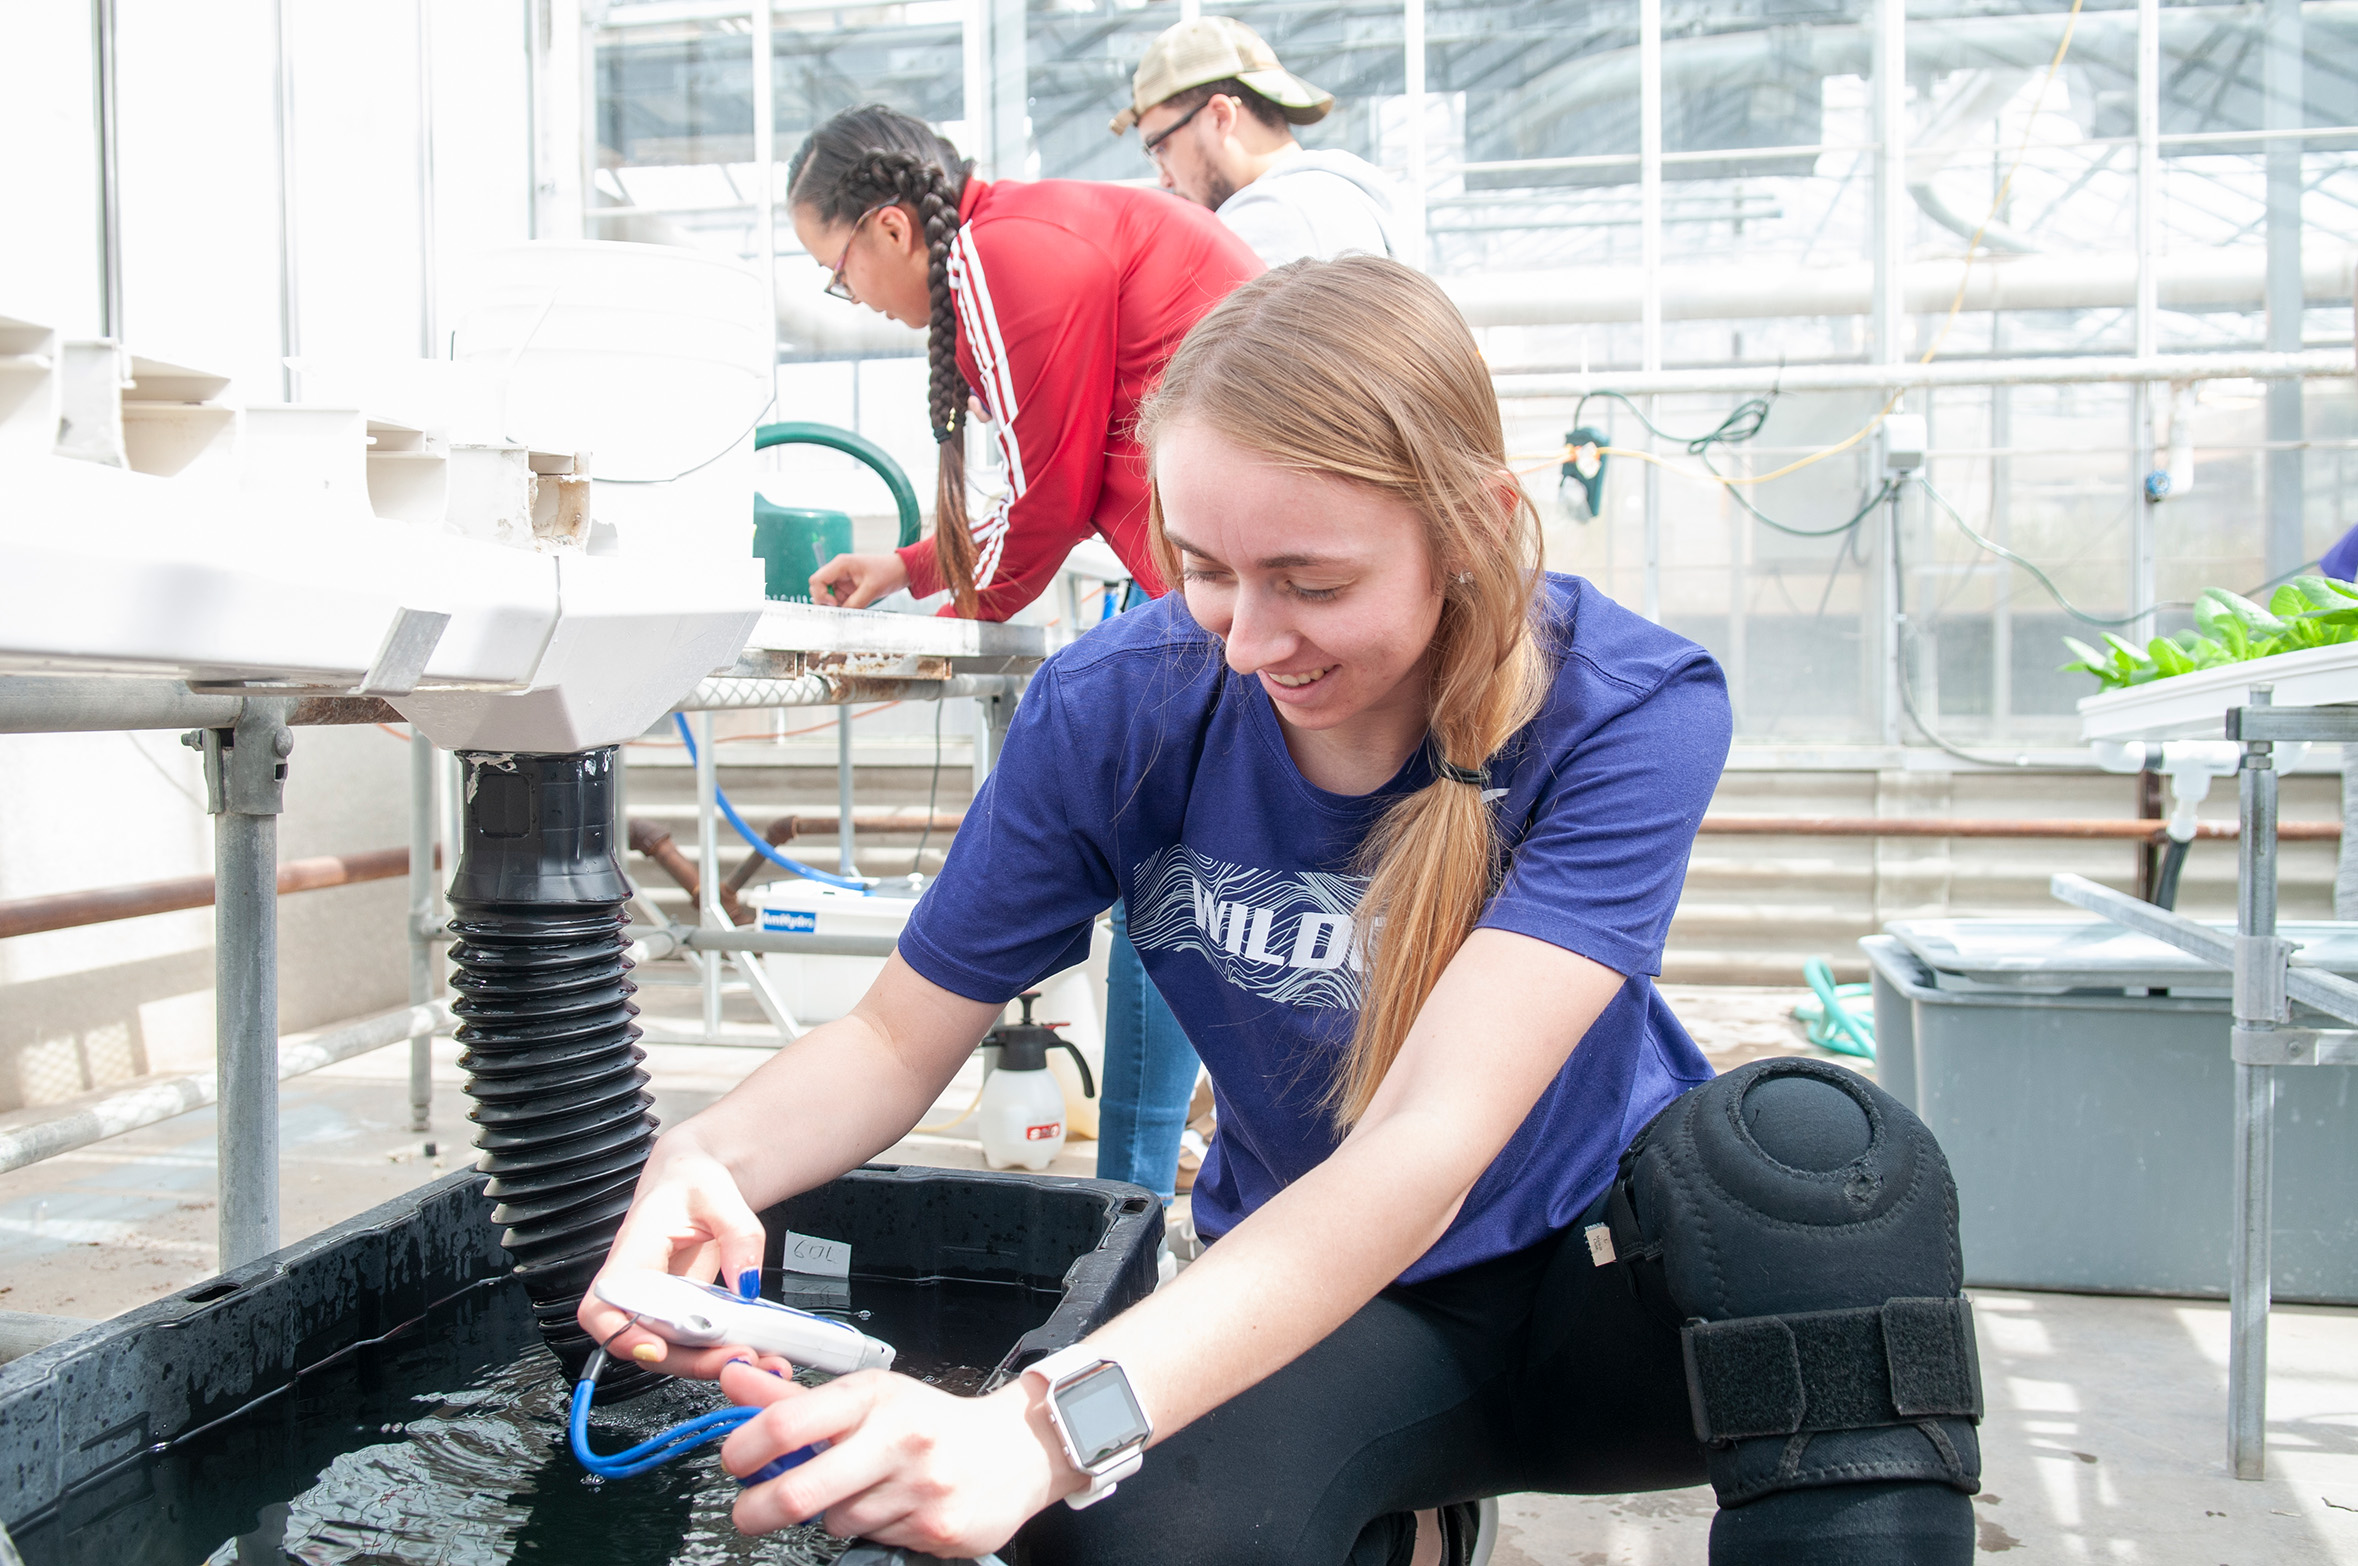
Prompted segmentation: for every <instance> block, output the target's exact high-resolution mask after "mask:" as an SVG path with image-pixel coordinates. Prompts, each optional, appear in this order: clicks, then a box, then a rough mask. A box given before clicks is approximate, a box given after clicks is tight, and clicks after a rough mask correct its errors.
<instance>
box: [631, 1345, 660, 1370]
mask: <svg viewBox="0 0 2358 1566" xmlns="http://www.w3.org/2000/svg"><path fill="white" fill-rule="evenodd" d="M630 1357H631V1358H633V1359H635V1360H637V1361H638V1362H639V1363H640V1364H642V1365H652V1364H654V1363H655V1361H657V1360H659V1359H661V1358H662V1357H663V1345H662V1344H660V1343H642V1344H640V1345H639V1346H638V1347H637V1348H635V1349H632V1350H631V1351H630Z"/></svg>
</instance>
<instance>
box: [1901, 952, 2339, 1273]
mask: <svg viewBox="0 0 2358 1566" xmlns="http://www.w3.org/2000/svg"><path fill="white" fill-rule="evenodd" d="M1894 928H1895V930H1896V929H1898V928H1899V927H1897V926H1895V927H1894ZM1911 933H1917V934H1919V935H1921V932H1911ZM2059 944H2061V943H2059ZM1859 946H1860V948H1861V949H1862V950H1863V951H1864V952H1865V953H1866V955H1867V961H1868V963H1869V965H1870V966H1871V967H1872V969H1873V973H1874V984H1875V996H1874V1001H1875V1038H1876V1056H1877V1060H1876V1074H1877V1077H1878V1079H1879V1080H1880V1081H1881V1083H1882V1084H1883V1086H1884V1087H1885V1088H1886V1089H1888V1090H1889V1091H1890V1092H1892V1093H1893V1094H1895V1095H1896V1096H1897V1097H1899V1098H1900V1099H1901V1100H1902V1101H1903V1102H1905V1103H1908V1104H1910V1105H1912V1106H1913V1107H1914V1108H1915V1110H1916V1112H1917V1113H1918V1114H1919V1115H1921V1116H1923V1118H1924V1122H1925V1124H1926V1125H1928V1126H1930V1127H1931V1128H1932V1131H1933V1134H1934V1135H1935V1136H1937V1137H1939V1138H1940V1142H1941V1146H1942V1147H1943V1148H1944V1149H1946V1150H1947V1152H1948V1155H1949V1162H1950V1164H1951V1165H1952V1166H1953V1167H1954V1168H1955V1170H1956V1175H1957V1201H1958V1226H1959V1228H1960V1230H1961V1231H1962V1234H1963V1239H1964V1249H1965V1276H1966V1280H1967V1281H1968V1282H1969V1283H1975V1284H1981V1285H1984V1286H1992V1287H2000V1286H2002V1287H2013V1288H2030V1289H2074V1290H2088V1291H2092V1292H2098V1293H2118V1294H2192V1295H2213V1296H2224V1295H2225V1294H2226V1292H2227V1253H2228V1229H2229V1215H2230V1208H2231V1204H2232V1200H2233V1186H2232V1183H2231V1182H2232V1174H2233V1152H2234V1149H2233V1135H2232V1134H2233V1128H2234V1107H2233V1099H2232V1092H2233V1087H2234V1080H2235V1073H2234V1066H2233V1062H2232V1061H2230V1060H2229V1058H2228V1054H2227V1030H2228V1022H2229V1018H2228V1007H2227V1002H2226V1001H2225V1000H2224V999H2220V998H2213V997H2208V996H2205V997H2199V998H2195V997H2187V996H2182V995H2170V994H2144V995H2134V994H2129V993H2126V992H2125V991H2123V990H2122V989H2118V988H2115V989H2112V990H2110V991H2109V992H2107V991H2102V990H2086V991H2080V992H2076V993H2064V994H2050V993H2028V992H2010V991H2008V990H2005V989H2003V988H1999V987H1996V986H1990V987H1986V988H1965V989H1955V988H1948V987H1944V983H1943V981H1949V982H1954V981H1955V979H1956V977H1957V976H1956V975H1953V974H1950V973H1946V972H1944V973H1941V974H1938V975H1936V974H1935V972H1934V970H1933V969H1932V968H1931V967H1930V966H1929V965H1928V964H1927V963H1926V962H1925V961H1924V960H1923V959H1922V957H1920V956H1919V955H1918V954H1917V953H1916V952H1914V951H1911V950H1910V949H1909V945H1907V944H1903V943H1902V941H1901V940H1900V939H1898V938H1896V937H1895V936H1894V935H1878V936H1870V937H1868V938H1867V939H1865V940H1863V941H1861V942H1860V943H1859ZM2024 977H2026V978H2028V977H2030V975H2027V974H2026V975H2024ZM1967 982H1971V981H1967ZM2354 1076H2358V1071H2354V1070H2353V1069H2351V1068H2346V1067H2319V1068H2316V1069H2308V1070H2300V1071H2283V1072H2279V1073H2277V1083H2278V1087H2277V1112H2276V1223H2275V1237H2276V1243H2275V1250H2274V1262H2275V1292H2276V1297H2277V1298H2278V1299H2280V1300H2303V1301H2313V1302H2318V1303H2326V1304H2336V1305H2347V1304H2352V1303H2358V1135H2353V1132H2358V1082H2354V1081H2353V1077H2354Z"/></svg>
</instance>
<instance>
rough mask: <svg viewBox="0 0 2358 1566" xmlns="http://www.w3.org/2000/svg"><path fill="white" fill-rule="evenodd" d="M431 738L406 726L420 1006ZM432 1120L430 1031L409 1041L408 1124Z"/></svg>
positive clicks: (430, 958) (429, 897)
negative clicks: (407, 730)
mask: <svg viewBox="0 0 2358 1566" xmlns="http://www.w3.org/2000/svg"><path fill="white" fill-rule="evenodd" d="M438 770H439V769H438V768H437V767H436V765H435V750H434V745H433V742H432V741H431V740H429V739H427V738H426V736H425V733H424V731H422V730H420V729H419V728H418V726H417V725H416V724H414V723H413V724H411V725H410V729H409V1000H410V1004H411V1005H413V1006H422V1005H424V1004H425V1003H426V1002H428V1001H430V1000H432V999H433V998H434V968H435V961H434V942H433V940H432V935H433V930H434V925H435V923H436V920H435V917H434V915H435V908H436V902H437V899H436V896H435V880H436V877H435V873H434V835H435V834H434V803H435V800H434V796H435V788H434V775H435V773H436V772H437V771H438ZM433 1123H434V1035H433V1034H431V1033H421V1034H419V1035H418V1036H417V1037H415V1038H413V1039H411V1040H410V1041H409V1128H410V1129H411V1130H412V1131H425V1130H429V1129H431V1128H432V1126H433Z"/></svg>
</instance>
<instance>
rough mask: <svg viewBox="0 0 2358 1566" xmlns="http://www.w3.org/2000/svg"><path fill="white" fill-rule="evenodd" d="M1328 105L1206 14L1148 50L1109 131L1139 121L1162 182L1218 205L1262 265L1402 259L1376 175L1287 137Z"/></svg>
mask: <svg viewBox="0 0 2358 1566" xmlns="http://www.w3.org/2000/svg"><path fill="white" fill-rule="evenodd" d="M1334 104H1335V98H1334V94H1333V93H1330V92H1323V91H1321V90H1320V89H1318V88H1316V87H1313V86H1311V85H1310V84H1309V83H1308V82H1306V81H1304V80H1302V78H1300V77H1299V76H1296V75H1294V74H1293V73H1292V72H1291V71H1288V70H1287V69H1285V68H1284V67H1283V66H1281V65H1279V64H1278V63H1277V55H1276V54H1275V52H1274V51H1272V50H1271V49H1270V47H1269V45H1268V44H1266V43H1264V42H1262V41H1261V36H1260V34H1258V33H1256V32H1254V31H1253V30H1252V29H1251V28H1249V27H1247V26H1245V25H1244V23H1242V22H1239V21H1236V20H1235V19H1233V18H1231V17H1225V16H1205V17H1199V18H1197V19H1196V20H1194V21H1192V22H1181V23H1179V24H1178V25H1177V26H1175V27H1172V28H1169V29H1168V30H1166V31H1165V32H1164V33H1163V35H1162V36H1161V37H1160V38H1157V39H1156V40H1155V41H1154V43H1153V45H1152V46H1150V47H1149V48H1148V49H1147V51H1146V58H1145V59H1143V60H1141V61H1140V62H1139V63H1138V73H1137V75H1135V76H1134V77H1132V78H1131V82H1130V107H1128V108H1126V109H1124V110H1123V111H1122V112H1121V113H1119V114H1117V115H1115V116H1114V118H1113V133H1114V134H1115V135H1116V136H1119V135H1121V134H1122V133H1123V132H1124V131H1126V130H1128V129H1129V128H1130V127H1131V126H1133V125H1135V126H1137V127H1138V139H1139V141H1140V143H1141V144H1142V145H1144V147H1145V148H1146V151H1147V155H1148V156H1149V157H1151V158H1153V159H1154V162H1155V167H1156V168H1157V170H1159V171H1160V173H1161V174H1162V180H1163V188H1164V189H1166V190H1171V191H1176V192H1177V193H1178V194H1179V195H1181V196H1184V197H1186V198H1187V199H1188V200H1189V201H1193V202H1197V203H1199V204H1200V205H1203V206H1207V207H1210V208H1211V209H1212V210H1213V211H1215V212H1217V213H1218V214H1219V215H1220V220H1221V221H1222V222H1223V223H1226V224H1227V225H1228V226H1229V227H1230V228H1231V229H1233V230H1235V231H1236V234H1237V236H1238V237H1239V238H1241V239H1243V240H1244V242H1245V243H1246V244H1248V245H1250V246H1252V247H1253V250H1254V251H1255V252H1256V253H1257V254H1258V255H1259V256H1260V257H1261V259H1262V260H1263V261H1264V262H1266V263H1268V264H1269V265H1270V266H1282V265H1284V264H1285V263H1286V262H1288V261H1299V260H1301V259H1303V258H1304V257H1306V256H1307V257H1316V258H1318V259H1321V260H1323V259H1326V258H1328V257H1332V256H1339V255H1342V254H1344V253H1346V252H1349V251H1365V252H1366V253H1368V254H1370V255H1379V256H1399V255H1401V254H1402V253H1403V252H1404V251H1405V249H1406V246H1405V245H1404V244H1403V243H1402V242H1401V236H1400V233H1399V229H1398V227H1397V220H1396V218H1395V217H1394V213H1393V203H1392V187H1391V183H1390V182H1389V181H1388V180H1386V179H1385V178H1384V176H1383V175H1382V173H1380V172H1379V171H1378V170H1377V169H1376V168H1375V166H1374V165H1373V164H1371V163H1369V162H1368V161H1367V160H1366V159H1364V158H1359V157H1355V156H1353V155H1352V154H1350V153H1348V152H1343V151H1340V150H1323V149H1322V150H1319V151H1311V150H1309V149H1307V148H1305V147H1303V146H1302V145H1301V144H1300V143H1299V142H1297V141H1295V140H1294V133H1293V127H1294V126H1296V125H1309V124H1313V123H1315V122H1317V121H1319V120H1322V119H1324V118H1325V117H1326V113H1327V111H1328V110H1329V109H1331V108H1333V107H1334Z"/></svg>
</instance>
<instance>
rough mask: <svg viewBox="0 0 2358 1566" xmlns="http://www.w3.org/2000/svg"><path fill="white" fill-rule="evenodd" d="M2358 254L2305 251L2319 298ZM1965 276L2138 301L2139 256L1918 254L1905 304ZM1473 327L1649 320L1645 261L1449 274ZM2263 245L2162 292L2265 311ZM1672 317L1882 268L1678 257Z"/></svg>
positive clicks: (1838, 288)
mask: <svg viewBox="0 0 2358 1566" xmlns="http://www.w3.org/2000/svg"><path fill="white" fill-rule="evenodd" d="M2353 260H2358V252H2353V251H2351V250H2350V249H2349V248H2348V247H2346V246H2341V245H2313V246H2310V247H2308V253H2306V254H2304V255H2303V257H2302V267H2301V275H2302V286H2303V290H2304V292H2305V293H2306V294H2307V296H2308V300H2309V302H2310V303H2311V304H2313V305H2322V304H2347V303H2349V302H2350V299H2351V277H2352V262H2353ZM1961 276H1962V281H1963V282H1964V285H1965V299H1964V303H1963V304H1962V305H1961V306H1960V307H1959V308H1961V309H1964V310H1974V311H1981V310H2084V309H2109V308H2125V307H2133V306H2134V305H2135V304H2136V303H2137V257H2136V256H2135V255H2134V254H2133V253H2131V252H2128V251H2120V252H2117V253H2113V254H2106V255H2075V256H2052V255H2041V256H1979V257H1976V258H1975V260H1974V262H1973V265H1972V268H1971V271H1970V274H1969V275H1967V269H1966V267H1965V263H1964V260H1963V258H1962V257H1956V258H1950V259H1946V260H1939V261H1916V262H1911V263H1909V264H1907V265H1906V266H1905V267H1904V268H1903V269H1902V271H1901V278H1902V282H1901V288H1900V301H1899V304H1900V310H1901V313H1903V314H1908V315H1929V314H1936V313H1946V312H1947V310H1948V309H1949V306H1950V304H1951V303H1952V302H1953V301H1954V300H1955V299H1956V297H1957V285H1958V283H1959V281H1960V277H1961ZM1438 281H1439V282H1440V284H1441V286H1442V287H1443V288H1444V289H1445V290H1447V291H1448V293H1449V296H1450V298H1451V299H1453V300H1455V301H1456V302H1457V307H1458V309H1459V310H1460V311H1462V312H1463V313H1464V315H1465V318H1466V324H1467V325H1469V326H1477V327H1479V326H1579V325H1589V324H1599V323H1605V322H1616V321H1632V322H1635V321H1640V320H1642V319H1643V318H1644V314H1645V295H1646V277H1645V270H1644V268H1642V267H1607V266H1591V267H1560V268H1556V269H1554V270H1550V271H1543V272H1488V273H1480V274H1475V275H1471V276H1465V277H1445V278H1441V279H1438ZM2267 288H2268V284H2267V258H2266V257H2265V256H2264V255H2262V254H2261V253H2260V252H2258V251H2256V250H2254V251H2235V250H2203V251H2193V252H2188V253H2185V254H2180V255H2168V256H2161V257H2158V258H2156V261H2155V266H2154V297H2155V302H2156V304H2157V305H2158V306H2159V307H2160V308H2162V309H2165V310H2257V309H2259V308H2261V307H2262V306H2263V305H2264V304H2265V303H2266V302H2267V297H2268V292H2267ZM1661 290H1662V295H1661V297H1662V318H1663V319H1664V320H1666V321H1735V320H1748V319H1757V318H1765V317H1772V316H1796V315H1804V316H1806V315H1868V314H1871V313H1873V310H1874V305H1875V272H1874V268H1873V266H1872V265H1870V264H1867V263H1855V264H1852V265H1848V266H1824V267H1815V266H1813V267H1800V266H1791V267H1773V266H1726V265H1712V266H1669V267H1664V268H1663V269H1662V274H1661Z"/></svg>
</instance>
